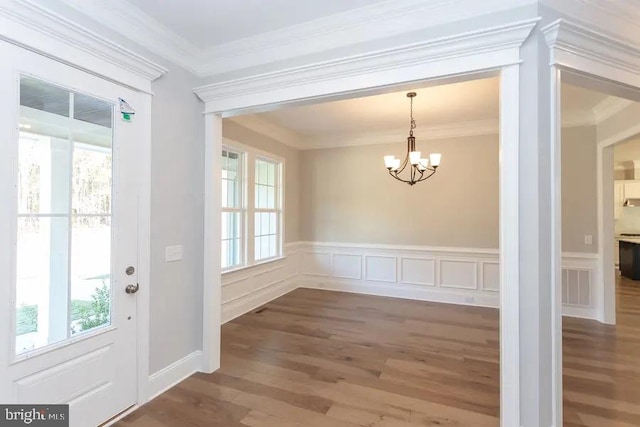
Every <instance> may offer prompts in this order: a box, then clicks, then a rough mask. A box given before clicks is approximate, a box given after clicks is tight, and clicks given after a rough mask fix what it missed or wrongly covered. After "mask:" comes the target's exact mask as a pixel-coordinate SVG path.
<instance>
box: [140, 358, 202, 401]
mask: <svg viewBox="0 0 640 427" xmlns="http://www.w3.org/2000/svg"><path fill="white" fill-rule="evenodd" d="M201 367H202V351H200V350H197V351H194V352H193V353H191V354H189V355H188V356H186V357H183V358H182V359H180V360H178V361H176V362H173V363H172V364H171V365H169V366H167V367H166V368H163V369H161V370H159V371H158V372H156V373H154V374H151V375H150V376H149V385H148V386H147V396H148V397H147V402H148V401H150V400H152V399H154V398H156V397H157V396H158V395H160V394H162V393H164V392H165V391H167V390H169V389H170V388H171V387H173V386H174V385H176V384H178V383H179V382H181V381H182V380H184V379H185V378H187V377H189V376H191V375H192V374H194V373H196V372H198V371H199V370H200V368H201ZM142 403H145V402H139V404H142Z"/></svg>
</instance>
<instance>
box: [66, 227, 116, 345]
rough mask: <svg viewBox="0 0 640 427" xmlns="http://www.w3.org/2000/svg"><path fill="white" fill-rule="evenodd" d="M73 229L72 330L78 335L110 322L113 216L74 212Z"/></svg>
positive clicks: (73, 333) (71, 331)
mask: <svg viewBox="0 0 640 427" xmlns="http://www.w3.org/2000/svg"><path fill="white" fill-rule="evenodd" d="M71 233H72V234H71V248H72V251H71V324H70V333H71V334H72V335H75V334H78V333H80V332H83V331H87V330H89V329H93V328H96V327H98V326H103V325H107V324H109V319H110V313H111V274H110V272H111V266H110V265H109V264H110V260H111V218H110V217H109V216H90V217H86V216H85V217H82V216H80V217H78V216H75V217H74V218H73V224H72V230H71Z"/></svg>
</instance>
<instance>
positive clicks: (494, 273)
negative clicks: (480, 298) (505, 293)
mask: <svg viewBox="0 0 640 427" xmlns="http://www.w3.org/2000/svg"><path fill="white" fill-rule="evenodd" d="M480 271H481V274H480V277H481V279H482V282H481V284H480V288H481V289H482V290H483V291H491V292H500V264H499V263H497V262H487V261H483V262H481V263H480Z"/></svg>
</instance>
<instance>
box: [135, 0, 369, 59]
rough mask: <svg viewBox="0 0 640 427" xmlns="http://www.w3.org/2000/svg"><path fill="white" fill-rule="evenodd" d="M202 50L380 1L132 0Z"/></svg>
mask: <svg viewBox="0 0 640 427" xmlns="http://www.w3.org/2000/svg"><path fill="white" fill-rule="evenodd" d="M128 1H129V3H131V4H133V5H134V6H136V7H137V8H139V9H140V10H142V11H144V12H145V13H146V14H147V15H150V16H151V17H152V18H154V19H155V20H157V21H158V22H160V23H161V24H162V25H164V26H165V27H166V28H167V29H169V30H171V31H172V32H174V33H175V34H179V35H180V36H181V37H183V38H184V39H186V40H188V41H189V42H191V43H192V44H194V45H196V46H198V47H200V48H208V47H210V46H215V45H219V44H222V43H227V42H231V41H235V40H238V39H242V38H245V37H251V36H255V35H257V34H261V33H265V32H268V31H274V30H278V29H281V28H284V27H289V26H291V25H296V24H301V23H305V22H308V21H312V20H314V19H318V18H322V17H325V16H330V15H334V14H336V13H340V12H344V11H346V10H350V9H356V8H358V7H362V6H367V5H371V4H373V3H376V2H379V1H380V0H322V1H318V0H316V1H309V0H302V1H301V0H233V1H221V0H218V1H203V0H180V1H158V0H128Z"/></svg>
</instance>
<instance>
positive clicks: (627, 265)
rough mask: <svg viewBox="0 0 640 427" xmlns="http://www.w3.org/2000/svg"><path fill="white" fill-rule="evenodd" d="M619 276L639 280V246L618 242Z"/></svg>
mask: <svg viewBox="0 0 640 427" xmlns="http://www.w3.org/2000/svg"><path fill="white" fill-rule="evenodd" d="M619 245H620V246H619V249H620V274H622V275H623V276H624V277H627V278H629V279H633V280H640V244H636V243H632V242H625V241H622V240H620V243H619Z"/></svg>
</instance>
